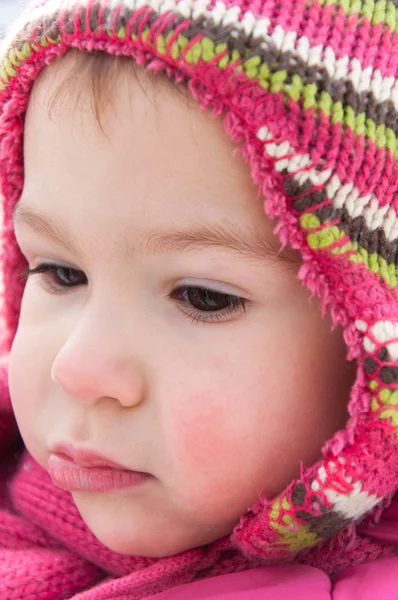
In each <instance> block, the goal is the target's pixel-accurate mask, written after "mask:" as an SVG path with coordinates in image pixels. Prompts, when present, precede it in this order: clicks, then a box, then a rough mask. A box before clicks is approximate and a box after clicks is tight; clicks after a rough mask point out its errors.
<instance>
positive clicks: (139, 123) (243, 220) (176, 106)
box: [23, 57, 278, 245]
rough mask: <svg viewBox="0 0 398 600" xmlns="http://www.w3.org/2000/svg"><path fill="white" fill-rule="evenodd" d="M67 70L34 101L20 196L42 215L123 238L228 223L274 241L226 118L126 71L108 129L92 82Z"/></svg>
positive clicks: (42, 85) (56, 70) (58, 69)
mask: <svg viewBox="0 0 398 600" xmlns="http://www.w3.org/2000/svg"><path fill="white" fill-rule="evenodd" d="M70 72H71V58H70V57H64V58H63V59H61V60H60V61H59V62H58V63H57V64H56V65H53V66H51V67H50V68H48V69H47V70H45V72H44V73H43V76H42V77H41V78H40V79H39V80H38V81H37V82H36V84H35V88H34V93H33V95H32V97H31V101H30V103H29V108H28V114H27V119H26V134H25V188H24V193H23V196H24V197H25V198H26V199H28V201H29V204H31V205H33V206H34V207H35V209H36V210H38V211H39V212H43V209H44V210H45V213H46V214H47V215H48V216H49V217H50V218H53V217H54V218H55V219H56V218H57V215H58V216H59V215H62V218H65V215H68V217H67V224H68V227H69V228H70V229H76V228H78V227H79V226H81V223H82V222H84V223H85V224H86V226H87V227H90V225H92V228H95V229H96V230H97V231H98V232H100V231H101V230H104V231H105V230H108V231H109V228H111V229H114V230H115V232H116V231H118V232H120V226H121V225H123V224H126V223H129V224H133V225H134V226H136V227H137V228H138V230H140V233H145V229H146V230H147V231H146V232H147V233H148V232H149V231H151V230H153V229H156V228H157V227H160V226H162V227H164V226H166V227H169V228H170V227H171V226H174V227H182V226H185V225H186V224H187V223H188V222H189V224H190V226H192V227H195V223H196V224H200V225H201V226H203V225H204V226H205V227H207V228H209V227H210V228H214V227H219V226H221V225H223V226H224V225H225V224H226V223H227V222H228V221H229V222H234V223H235V224H238V229H241V231H242V232H243V233H245V234H246V237H250V235H252V232H253V231H255V232H256V233H255V235H256V237H258V238H261V237H262V236H267V237H268V238H272V239H273V241H274V242H275V241H276V240H275V238H274V237H273V234H272V224H271V223H270V222H269V221H268V219H267V218H266V217H265V215H264V212H263V206H262V200H261V199H260V198H259V197H258V193H257V189H256V187H255V185H254V184H253V182H252V179H251V176H250V171H249V167H248V165H247V164H246V163H245V162H244V160H243V158H242V156H241V155H240V154H239V153H236V152H234V147H233V144H232V142H231V141H230V139H229V138H228V136H227V134H226V132H225V130H224V127H223V123H222V121H221V120H220V119H216V118H215V117H214V116H213V115H212V114H211V112H209V111H204V110H202V109H201V108H200V107H199V106H198V105H197V104H196V103H194V102H187V101H186V99H185V98H184V97H182V96H181V95H179V94H176V93H173V91H172V90H171V89H170V86H169V85H167V86H166V85H162V82H161V81H160V82H159V84H158V85H156V86H155V85H154V84H153V83H152V81H151V80H150V79H149V78H146V75H145V73H141V74H140V75H139V76H138V77H139V79H137V77H135V76H133V74H132V73H131V72H129V71H128V70H127V69H122V70H120V72H119V73H118V76H117V94H115V95H114V98H113V100H112V103H111V105H110V106H108V108H107V110H106V111H105V112H104V115H103V118H102V126H103V130H101V128H100V127H99V126H98V122H97V120H96V118H95V115H94V111H93V106H92V90H91V89H90V86H88V85H87V81H89V79H88V80H87V81H86V83H85V82H84V80H83V79H81V80H79V82H78V83H79V85H78V86H75V85H72V86H70V85H68V84H67V83H65V82H67V81H68V75H69V74H70ZM54 93H58V98H57V102H56V104H55V106H54V107H53V110H52V111H49V104H51V100H52V98H53V97H54ZM52 220H54V219H52ZM235 230H236V226H235ZM249 231H250V234H249ZM238 234H239V231H238ZM277 245H278V242H277Z"/></svg>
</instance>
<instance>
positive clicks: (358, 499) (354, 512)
mask: <svg viewBox="0 0 398 600" xmlns="http://www.w3.org/2000/svg"><path fill="white" fill-rule="evenodd" d="M353 488H354V489H353V490H352V491H351V492H349V493H348V494H347V493H346V494H340V493H339V492H336V491H335V490H331V489H326V490H325V496H326V498H327V499H328V500H329V502H330V503H331V504H332V505H333V510H335V511H337V512H339V513H340V514H341V515H342V516H343V517H345V518H346V519H354V518H356V517H359V516H361V515H363V514H365V513H367V512H368V511H369V510H370V509H371V508H373V507H374V506H376V504H378V503H379V502H380V500H381V498H378V497H377V496H375V495H374V494H370V493H369V492H367V491H366V490H361V483H360V482H359V481H357V482H355V483H354V484H353Z"/></svg>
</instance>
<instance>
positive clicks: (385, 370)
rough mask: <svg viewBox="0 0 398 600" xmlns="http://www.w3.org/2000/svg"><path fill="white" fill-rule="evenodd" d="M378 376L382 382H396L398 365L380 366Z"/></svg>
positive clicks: (397, 380) (397, 379)
mask: <svg viewBox="0 0 398 600" xmlns="http://www.w3.org/2000/svg"><path fill="white" fill-rule="evenodd" d="M379 377H380V379H381V380H382V382H383V383H387V384H390V383H398V367H382V368H381V369H380V374H379Z"/></svg>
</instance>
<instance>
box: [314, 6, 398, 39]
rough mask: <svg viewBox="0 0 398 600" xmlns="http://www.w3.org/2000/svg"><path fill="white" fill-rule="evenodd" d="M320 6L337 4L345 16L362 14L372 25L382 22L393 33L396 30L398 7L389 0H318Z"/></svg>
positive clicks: (397, 29)
mask: <svg viewBox="0 0 398 600" xmlns="http://www.w3.org/2000/svg"><path fill="white" fill-rule="evenodd" d="M318 4H320V6H337V7H339V8H342V9H343V11H344V12H345V13H346V15H347V16H352V15H360V16H364V17H365V18H366V19H367V20H368V21H369V22H370V23H371V24H372V25H378V24H379V23H384V24H385V25H387V26H388V27H389V28H390V29H391V31H392V32H393V33H396V32H397V31H398V8H396V7H395V6H394V3H393V2H390V1H389V0H377V1H376V2H374V0H318Z"/></svg>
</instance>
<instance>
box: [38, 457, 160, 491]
mask: <svg viewBox="0 0 398 600" xmlns="http://www.w3.org/2000/svg"><path fill="white" fill-rule="evenodd" d="M48 472H49V475H50V477H51V479H52V480H53V483H54V484H55V485H56V486H58V487H60V488H62V489H63V490H67V491H69V492H77V491H82V490H85V491H87V490H89V491H91V492H116V491H118V490H125V489H131V488H136V487H138V486H140V485H142V484H143V483H144V482H145V481H146V480H147V479H148V478H149V477H150V475H149V474H148V473H141V472H137V471H127V470H123V469H115V468H112V467H95V466H93V467H86V466H82V465H80V464H79V463H75V462H74V461H73V460H72V459H70V458H68V457H67V456H61V455H60V454H51V456H50V458H49V459H48Z"/></svg>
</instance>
